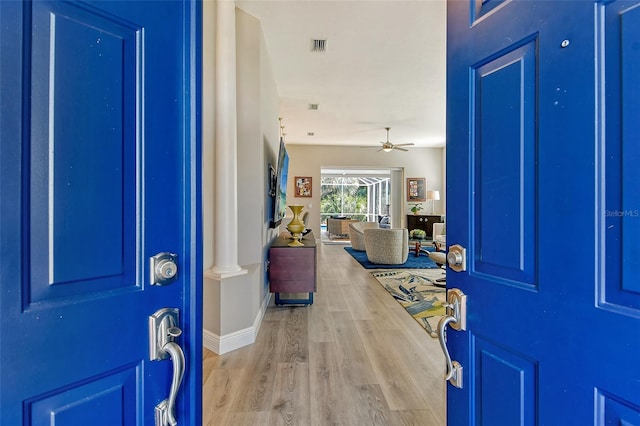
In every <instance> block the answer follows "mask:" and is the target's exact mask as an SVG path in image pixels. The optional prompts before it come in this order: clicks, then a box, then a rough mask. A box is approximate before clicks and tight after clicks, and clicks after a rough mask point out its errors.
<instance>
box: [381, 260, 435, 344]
mask: <svg viewBox="0 0 640 426" xmlns="http://www.w3.org/2000/svg"><path fill="white" fill-rule="evenodd" d="M371 275H373V276H374V278H375V279H377V280H378V282H380V284H382V286H383V287H384V288H385V289H386V290H387V291H388V292H389V293H390V294H391V295H392V296H393V297H394V298H395V299H396V301H397V302H398V303H400V305H402V307H403V308H404V309H405V310H406V311H407V312H408V313H409V314H410V315H411V316H412V317H413V318H414V319H415V320H416V321H418V323H419V324H420V325H421V326H422V327H423V328H424V329H425V330H426V331H427V333H429V335H430V336H431V337H438V321H440V318H441V317H442V316H444V315H445V307H444V303H445V302H446V297H447V296H446V293H447V291H446V289H445V288H443V287H438V286H436V285H434V284H437V285H439V286H441V285H443V283H441V282H438V281H436V280H438V279H441V278H443V277H444V271H443V270H441V269H410V270H407V269H403V270H386V271H373V272H371Z"/></svg>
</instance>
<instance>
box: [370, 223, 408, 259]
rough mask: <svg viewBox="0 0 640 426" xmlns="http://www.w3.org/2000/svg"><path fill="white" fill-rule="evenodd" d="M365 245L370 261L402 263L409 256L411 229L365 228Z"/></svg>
mask: <svg viewBox="0 0 640 426" xmlns="http://www.w3.org/2000/svg"><path fill="white" fill-rule="evenodd" d="M364 245H365V250H366V252H367V257H368V258H369V262H371V263H381V264H386V265H401V264H403V263H405V262H406V261H407V257H408V256H409V231H408V230H407V229H406V228H391V229H384V228H380V229H375V228H371V229H365V230H364Z"/></svg>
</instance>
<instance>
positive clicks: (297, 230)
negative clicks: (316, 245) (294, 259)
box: [287, 204, 304, 247]
mask: <svg viewBox="0 0 640 426" xmlns="http://www.w3.org/2000/svg"><path fill="white" fill-rule="evenodd" d="M289 208H290V209H291V211H292V212H293V219H291V222H289V224H288V225H287V229H288V230H289V232H291V235H292V236H293V241H292V242H290V243H289V246H291V247H296V246H304V244H302V243H301V242H300V240H301V239H302V232H303V231H304V223H303V222H302V220H300V212H302V209H303V208H304V206H302V205H298V204H294V205H290V206H289Z"/></svg>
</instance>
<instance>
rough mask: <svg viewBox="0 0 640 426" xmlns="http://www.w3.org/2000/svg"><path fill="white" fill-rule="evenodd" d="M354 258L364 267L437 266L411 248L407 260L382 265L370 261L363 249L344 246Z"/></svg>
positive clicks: (425, 267) (414, 267)
mask: <svg viewBox="0 0 640 426" xmlns="http://www.w3.org/2000/svg"><path fill="white" fill-rule="evenodd" d="M344 249H345V250H346V251H347V253H349V254H350V255H351V256H353V258H354V259H355V260H357V261H358V263H359V264H361V265H362V266H363V267H364V268H365V269H432V268H438V265H436V263H435V262H434V261H433V260H431V259H430V258H429V257H427V255H426V254H424V253H422V254H421V255H420V256H418V257H416V255H415V253H414V252H413V250H409V256H408V257H407V261H406V262H405V263H403V264H402V265H382V264H378V263H371V262H369V259H368V258H367V253H366V252H364V251H359V250H354V249H353V247H345V248H344ZM427 250H429V251H433V249H432V248H427Z"/></svg>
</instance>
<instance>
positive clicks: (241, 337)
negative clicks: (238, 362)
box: [202, 293, 271, 355]
mask: <svg viewBox="0 0 640 426" xmlns="http://www.w3.org/2000/svg"><path fill="white" fill-rule="evenodd" d="M270 300H271V293H269V295H268V297H267V298H265V300H264V301H263V303H262V306H261V307H260V310H259V311H258V314H257V315H256V319H255V321H254V322H253V326H252V327H247V328H245V329H243V330H238V331H234V332H233V333H229V334H225V335H224V336H218V335H217V334H215V333H212V332H211V331H209V330H203V331H202V344H203V346H204V347H205V348H207V349H209V350H210V351H212V352H214V353H216V354H218V355H222V354H226V353H228V352H231V351H235V350H236V349H240V348H242V347H245V346H249V345H252V344H254V343H255V341H256V337H257V336H258V332H259V331H260V326H261V325H262V319H263V318H264V314H265V313H266V312H267V306H269V301H270Z"/></svg>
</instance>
